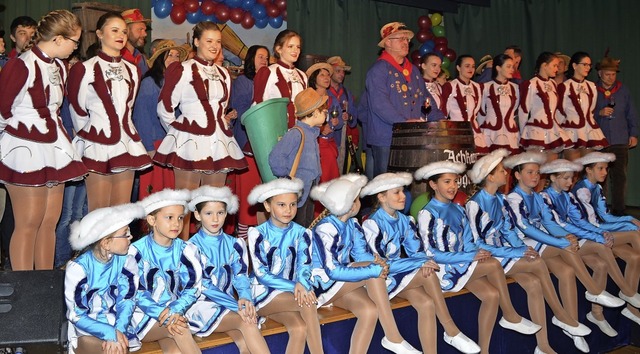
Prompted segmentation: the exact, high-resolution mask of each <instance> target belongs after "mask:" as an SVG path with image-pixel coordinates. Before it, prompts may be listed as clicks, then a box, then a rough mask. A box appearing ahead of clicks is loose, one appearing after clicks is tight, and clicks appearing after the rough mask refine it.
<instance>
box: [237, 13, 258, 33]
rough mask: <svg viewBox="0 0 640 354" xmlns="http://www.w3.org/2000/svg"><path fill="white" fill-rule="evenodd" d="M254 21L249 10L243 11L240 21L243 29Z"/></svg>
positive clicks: (250, 25)
mask: <svg viewBox="0 0 640 354" xmlns="http://www.w3.org/2000/svg"><path fill="white" fill-rule="evenodd" d="M255 23H256V20H254V19H253V16H251V13H250V12H245V13H244V15H243V16H242V22H240V24H241V25H242V28H244V29H250V28H251V27H253V25H254V24H255Z"/></svg>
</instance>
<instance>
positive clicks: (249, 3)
mask: <svg viewBox="0 0 640 354" xmlns="http://www.w3.org/2000/svg"><path fill="white" fill-rule="evenodd" d="M255 4H256V0H243V1H242V9H243V10H245V11H251V9H253V5H255Z"/></svg>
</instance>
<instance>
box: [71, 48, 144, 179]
mask: <svg viewBox="0 0 640 354" xmlns="http://www.w3.org/2000/svg"><path fill="white" fill-rule="evenodd" d="M139 82H140V73H139V71H138V68H137V67H136V66H135V65H133V64H131V63H129V62H127V61H125V60H122V57H110V56H108V55H107V54H105V53H104V52H98V55H96V56H95V57H93V58H91V59H89V60H87V61H85V62H83V63H78V64H76V65H74V66H73V67H72V68H71V72H70V73H69V83H68V85H67V91H68V96H67V97H68V99H69V110H70V112H71V118H72V120H73V126H74V128H75V129H76V131H77V134H76V137H75V138H74V139H73V144H74V146H75V148H76V151H77V152H78V153H79V154H80V155H81V156H82V161H83V162H84V164H85V165H86V166H87V168H88V169H89V171H91V172H95V173H99V174H103V175H110V174H114V173H119V172H122V171H126V170H143V169H145V168H147V167H149V166H151V159H150V158H149V155H148V154H147V151H146V149H145V148H144V145H142V141H141V140H140V136H139V135H138V132H137V131H136V128H135V127H134V125H133V121H132V120H131V113H132V112H133V104H134V101H135V98H136V94H137V92H138V85H139Z"/></svg>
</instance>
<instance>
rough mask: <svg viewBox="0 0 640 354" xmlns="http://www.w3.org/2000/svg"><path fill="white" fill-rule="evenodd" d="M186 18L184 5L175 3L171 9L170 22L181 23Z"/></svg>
mask: <svg viewBox="0 0 640 354" xmlns="http://www.w3.org/2000/svg"><path fill="white" fill-rule="evenodd" d="M186 18H187V10H185V9H184V6H182V5H175V6H174V7H173V9H171V22H173V23H175V24H176V25H181V24H182V23H183V22H184V20H185V19H186Z"/></svg>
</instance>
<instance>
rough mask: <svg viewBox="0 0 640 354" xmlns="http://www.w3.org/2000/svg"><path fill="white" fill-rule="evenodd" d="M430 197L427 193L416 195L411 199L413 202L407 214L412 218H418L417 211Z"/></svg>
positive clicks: (418, 211)
mask: <svg viewBox="0 0 640 354" xmlns="http://www.w3.org/2000/svg"><path fill="white" fill-rule="evenodd" d="M430 199H431V198H429V193H422V194H420V195H419V196H417V197H416V199H414V200H413V203H411V209H409V214H411V216H413V218H414V219H416V220H418V213H420V210H422V209H423V208H424V206H425V205H427V203H429V200H430Z"/></svg>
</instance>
